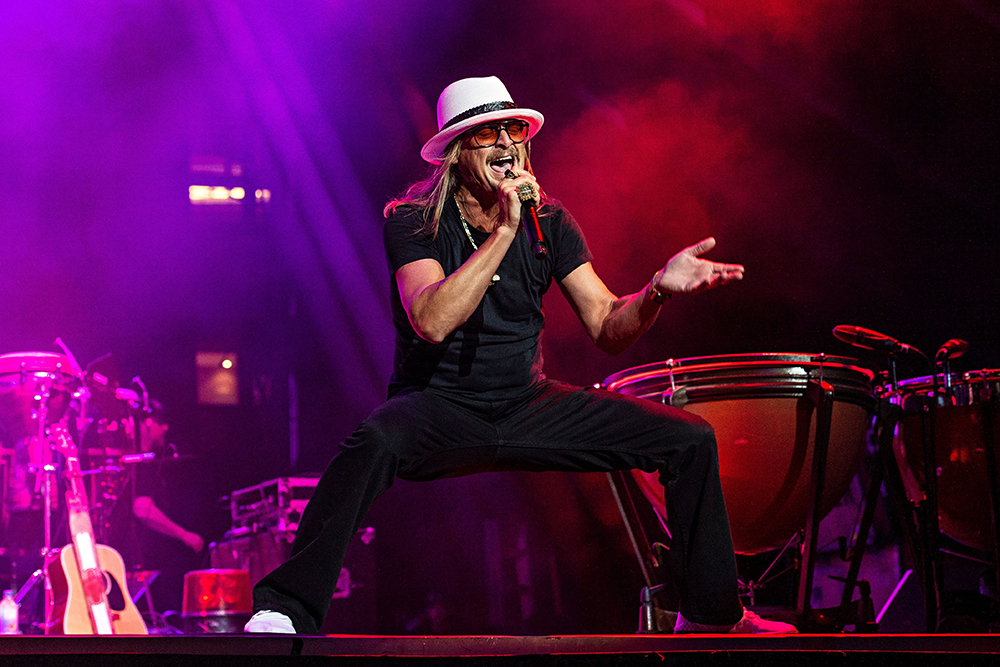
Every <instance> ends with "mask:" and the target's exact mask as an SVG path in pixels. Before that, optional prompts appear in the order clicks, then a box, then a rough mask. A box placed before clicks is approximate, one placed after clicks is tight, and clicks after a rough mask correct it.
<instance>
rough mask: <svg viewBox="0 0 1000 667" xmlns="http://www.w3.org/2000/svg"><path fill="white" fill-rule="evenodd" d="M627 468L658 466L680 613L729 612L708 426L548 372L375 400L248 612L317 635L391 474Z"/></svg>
mask: <svg viewBox="0 0 1000 667" xmlns="http://www.w3.org/2000/svg"><path fill="white" fill-rule="evenodd" d="M632 468H639V469H641V470H645V471H647V472H654V471H659V472H660V480H661V482H662V483H663V485H664V486H665V487H666V489H667V509H668V511H667V514H668V521H669V523H670V529H671V533H672V537H673V539H672V542H671V549H670V554H671V557H670V562H671V569H672V571H673V573H674V576H675V579H676V584H677V588H678V591H679V593H680V598H681V612H682V613H683V614H684V617H685V618H687V619H689V620H692V621H696V622H700V623H709V624H713V625H715V624H717V625H722V624H727V623H735V622H736V621H738V620H739V619H740V616H741V613H742V612H741V609H742V607H741V605H740V601H739V598H738V596H737V587H736V560H735V557H734V554H733V544H732V537H731V536H730V534H729V519H728V517H727V515H726V506H725V501H724V499H723V497H722V487H721V485H720V483H719V461H718V451H717V448H716V444H715V433H714V431H713V430H712V428H711V427H710V426H709V425H708V424H707V423H706V422H705V421H704V420H702V419H701V418H699V417H697V416H695V415H692V414H689V413H686V412H684V411H682V410H678V409H675V408H672V407H669V406H665V405H660V404H658V403H655V402H653V401H648V400H644V399H638V398H634V397H630V396H624V395H621V394H615V393H612V392H608V391H606V390H603V389H594V388H578V387H573V386H570V385H567V384H563V383H559V382H553V381H549V380H543V381H541V382H540V383H538V384H537V385H534V386H533V387H531V388H530V390H529V391H527V392H526V393H525V394H524V395H523V396H521V397H519V398H517V399H514V400H506V401H482V400H476V399H470V398H467V397H462V396H455V395H454V394H451V393H446V392H441V391H436V390H432V389H425V390H413V391H408V392H405V393H401V394H397V395H396V396H394V397H392V398H391V399H389V400H388V401H387V402H386V403H384V404H383V405H381V406H380V407H379V408H378V409H376V410H375V412H373V413H372V415H371V416H370V417H369V418H368V419H367V420H365V421H364V422H362V423H361V425H360V426H359V427H358V429H357V430H356V431H355V432H354V434H353V435H352V436H351V437H350V438H348V439H347V440H346V441H345V442H344V443H343V444H342V445H341V446H340V452H339V453H338V454H337V455H336V456H335V457H334V459H333V461H331V462H330V465H329V466H328V467H327V469H326V472H325V473H324V474H323V476H322V478H321V479H320V480H319V483H318V484H317V486H316V491H315V493H314V495H313V497H312V499H311V500H310V501H309V504H308V506H307V507H306V510H305V512H304V513H303V516H302V521H301V522H300V524H299V529H298V532H297V533H296V535H295V542H294V544H293V546H292V555H291V557H290V558H289V559H288V561H287V562H285V563H284V564H283V565H281V566H280V567H278V568H277V569H276V570H274V571H273V572H271V573H270V574H268V575H267V576H266V577H264V579H262V580H261V581H260V582H259V583H258V584H257V586H256V587H255V588H254V609H255V610H262V609H271V610H274V611H279V612H282V613H284V614H286V615H288V616H289V617H290V618H291V619H292V623H293V624H294V625H295V629H296V630H297V631H298V632H299V633H302V634H315V633H317V632H318V631H319V627H320V626H321V625H322V623H323V619H324V617H325V616H326V613H327V610H328V609H329V607H330V600H331V597H332V595H333V591H334V589H335V587H336V584H337V577H338V575H339V573H340V568H341V564H342V563H343V560H344V554H345V552H346V551H347V547H348V544H349V543H350V541H351V538H352V537H353V536H354V534H355V532H356V531H357V530H358V528H359V527H360V526H361V523H362V521H363V520H364V517H365V514H366V513H367V512H368V509H369V508H370V507H371V504H372V502H374V500H375V498H377V497H378V496H379V494H381V493H382V492H383V491H385V490H386V489H388V488H389V487H390V486H392V483H393V480H394V479H395V478H396V477H400V478H402V479H408V480H432V479H440V478H443V477H455V476H459V475H467V474H471V473H476V472H485V471H498V470H530V471H544V470H562V471H573V472H599V471H611V470H626V469H632Z"/></svg>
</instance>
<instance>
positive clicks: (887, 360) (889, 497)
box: [603, 325, 1000, 632]
mask: <svg viewBox="0 0 1000 667" xmlns="http://www.w3.org/2000/svg"><path fill="white" fill-rule="evenodd" d="M834 335H835V336H836V337H837V338H838V339H840V340H842V341H845V342H847V343H850V344H852V345H855V346H858V347H862V348H866V349H868V350H876V351H878V352H880V353H881V356H882V358H881V363H879V364H878V366H879V368H878V369H872V368H868V367H866V365H865V364H862V363H861V362H859V361H858V360H857V359H854V358H849V357H837V356H828V355H825V354H776V353H761V354H742V355H724V356H715V357H699V358H690V359H669V360H667V361H666V362H658V363H652V364H645V365H642V366H637V367H634V368H630V369H626V370H624V371H620V372H618V373H615V374H613V375H611V376H609V377H608V378H607V379H606V380H605V381H604V383H603V385H604V386H605V387H606V388H607V389H609V390H611V391H615V392H619V393H623V394H627V395H630V396H636V397H640V398H645V399H649V400H654V401H660V402H662V403H664V404H667V405H672V406H675V407H680V408H683V409H685V410H688V411H690V412H693V413H695V414H697V415H699V416H701V417H703V418H704V419H706V420H707V421H708V422H709V423H710V424H712V426H713V427H714V429H715V433H716V439H717V442H718V448H719V467H720V476H721V481H722V487H723V492H724V494H725V497H726V506H727V509H728V512H729V519H730V525H731V530H732V535H733V542H734V545H735V548H736V551H737V553H739V554H744V555H755V554H765V553H767V554H773V553H774V552H775V551H778V557H781V555H782V554H785V553H786V552H791V553H793V554H794V556H795V567H796V568H797V570H798V589H797V593H796V600H795V603H794V608H793V609H790V610H787V611H788V613H785V614H778V615H784V616H785V617H786V619H787V620H791V621H793V622H795V623H797V624H798V625H799V627H800V629H804V630H807V631H819V632H823V631H831V630H833V631H841V630H843V629H844V628H845V627H849V626H853V627H854V631H855V632H875V631H877V627H878V625H877V622H876V620H875V615H874V611H873V605H872V601H871V598H870V585H869V583H868V582H866V581H864V580H859V578H858V575H859V572H860V566H861V560H862V558H863V556H864V553H865V547H866V543H867V541H868V536H869V533H870V531H871V528H872V524H873V521H874V516H875V509H876V506H877V505H878V504H879V503H883V504H887V505H889V507H888V508H887V509H889V510H890V511H892V512H893V514H894V515H896V514H898V517H897V519H898V523H899V524H900V525H901V526H902V532H903V535H902V536H901V537H902V538H903V541H904V542H905V543H906V544H905V546H906V547H907V549H908V553H909V556H910V558H911V559H912V561H913V562H914V564H915V567H914V569H915V570H916V572H917V574H918V580H919V581H920V583H921V587H922V591H923V597H924V601H925V609H924V612H925V614H926V623H927V629H928V631H934V630H935V629H937V630H939V631H941V630H942V628H943V627H944V624H943V616H944V613H945V612H944V611H943V607H944V600H945V598H946V593H947V592H946V591H945V585H944V582H945V579H944V575H943V571H942V570H943V565H942V564H943V562H944V561H943V552H944V549H943V548H942V546H941V544H942V541H945V540H950V541H953V542H954V543H957V544H959V545H964V546H965V547H968V548H969V549H970V552H969V553H970V554H971V553H974V554H975V555H974V556H970V557H973V558H976V559H978V562H979V563H981V564H982V565H983V566H984V569H985V568H989V569H988V572H989V574H988V577H989V578H990V581H989V582H987V583H988V586H987V588H992V591H993V592H992V595H996V591H1000V574H998V568H997V563H998V562H1000V546H998V540H997V536H998V535H1000V476H998V474H997V463H996V461H997V449H996V443H997V439H998V437H1000V428H998V425H997V424H998V419H997V412H998V405H1000V370H998V369H985V370H977V371H972V372H967V373H953V372H952V371H951V368H950V365H951V361H952V360H954V359H956V358H957V357H959V356H961V354H962V353H964V352H965V349H966V348H967V344H966V343H965V342H964V341H960V340H951V341H948V342H947V343H945V345H944V346H942V348H941V349H940V350H939V351H938V353H937V354H936V355H935V358H934V360H933V361H932V360H931V359H930V358H928V357H927V356H926V355H923V353H921V352H920V351H919V350H917V349H916V348H914V347H912V346H909V345H905V344H902V343H899V342H898V341H896V340H895V339H892V338H890V337H888V336H885V335H883V334H879V333H877V332H874V331H871V330H868V329H863V328H861V327H855V326H847V325H842V326H838V327H836V328H835V329H834ZM904 354H906V355H910V354H912V355H916V356H918V357H922V358H923V359H924V360H925V361H926V364H927V366H928V368H931V369H932V370H933V372H932V374H930V375H926V376H923V377H916V378H911V379H905V380H899V379H898V378H897V360H898V358H899V356H900V355H904ZM876 370H877V371H878V372H876ZM866 454H868V456H866ZM856 477H857V479H859V480H861V481H862V483H863V484H864V485H865V489H864V499H863V500H862V501H861V505H860V507H859V512H858V516H859V519H858V522H857V524H856V525H855V527H854V531H853V535H852V536H849V537H848V538H842V541H844V543H845V544H846V541H847V539H849V538H850V537H853V544H852V545H851V546H850V548H849V549H846V548H842V551H843V553H844V558H845V560H847V561H848V562H849V563H850V565H849V567H848V571H847V576H846V577H844V578H843V581H844V582H845V583H844V591H843V597H842V599H841V604H840V605H839V606H837V607H831V608H825V609H814V608H812V607H811V601H810V592H811V591H812V589H813V577H814V575H815V560H816V554H817V546H818V545H817V540H818V534H819V523H820V521H821V520H822V519H823V518H824V517H825V516H827V514H828V513H830V511H831V510H832V508H833V507H834V506H835V505H836V504H837V503H838V501H839V500H840V499H841V498H842V497H843V496H844V494H845V492H846V491H847V490H848V487H849V486H850V485H851V484H852V482H853V480H854V479H855V478H856ZM611 482H612V489H613V491H614V493H615V497H616V500H617V501H618V504H619V509H620V510H621V512H622V515H623V517H624V518H625V523H626V528H627V530H628V533H629V537H630V538H631V540H632V546H633V548H634V549H635V550H636V555H637V556H638V558H639V561H640V569H641V570H642V573H643V576H644V578H645V579H646V584H647V585H646V587H644V588H643V591H642V596H641V606H640V632H661V631H664V629H665V628H664V627H662V626H665V625H668V623H669V621H668V620H667V619H666V618H665V617H664V614H663V608H667V607H668V606H669V603H668V604H666V605H659V604H657V601H656V594H657V593H658V592H659V591H660V590H665V591H666V592H669V590H670V588H669V583H662V580H663V579H664V578H665V577H663V576H658V575H657V574H656V572H657V567H659V566H660V565H661V564H662V560H663V554H662V551H661V549H662V548H669V547H664V546H663V544H660V543H656V542H654V541H653V539H652V537H651V536H652V535H666V536H667V539H666V540H665V541H666V542H669V522H668V521H667V517H666V505H665V503H664V489H663V487H662V486H661V485H660V483H659V482H658V481H657V476H656V475H655V474H650V473H645V472H642V471H633V472H632V474H631V476H629V475H624V474H622V475H618V476H611ZM883 484H884V489H885V491H884V494H883V491H882V489H883ZM637 498H638V499H639V500H642V501H644V502H636V500H637ZM642 508H647V509H642ZM648 508H651V509H652V510H653V511H652V514H650V513H649V511H648ZM650 516H652V517H653V518H652V520H650ZM950 543H951V542H949V544H950ZM795 546H797V547H798V549H794V548H793V547H795ZM778 557H776V559H775V561H774V562H772V564H771V567H773V566H774V565H775V563H777V558H778ZM768 569H769V570H770V567H769V568H768ZM750 584H751V588H750V590H747V588H746V585H745V584H744V583H743V582H741V587H743V589H744V590H743V591H741V592H742V593H746V594H749V595H751V596H752V594H753V590H752V584H753V582H750ZM981 588H982V586H981ZM855 590H857V591H859V593H860V599H858V600H855V599H853V598H854V593H855ZM897 590H898V587H897ZM990 604H992V605H993V606H992V610H994V611H995V608H996V606H995V605H996V601H995V600H994V601H992V602H991V603H990ZM987 606H989V605H987ZM994 611H991V612H990V615H991V616H994V615H995V613H994ZM654 612H655V613H654ZM983 622H984V624H985V625H986V626H987V627H989V626H990V625H991V624H992V627H993V628H996V627H998V626H1000V623H998V619H997V618H992V617H991V618H988V619H983ZM666 631H669V628H666Z"/></svg>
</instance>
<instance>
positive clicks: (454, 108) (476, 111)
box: [420, 76, 545, 164]
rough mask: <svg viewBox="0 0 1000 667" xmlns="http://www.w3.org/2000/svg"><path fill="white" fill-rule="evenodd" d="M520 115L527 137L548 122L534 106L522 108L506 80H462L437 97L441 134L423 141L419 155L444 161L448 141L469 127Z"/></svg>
mask: <svg viewBox="0 0 1000 667" xmlns="http://www.w3.org/2000/svg"><path fill="white" fill-rule="evenodd" d="M504 118H519V119H521V120H523V121H525V122H526V123H527V124H528V138H531V137H534V136H535V134H536V133H537V132H538V130H539V129H540V128H541V127H542V123H544V122H545V118H544V117H543V116H542V114H540V113H538V112H537V111H535V110H534V109H520V108H518V106H517V105H516V104H514V100H512V99H511V97H510V93H508V92H507V88H506V86H504V85H503V82H502V81H500V79H498V78H496V77H495V76H486V77H478V78H472V79H461V80H459V81H456V82H455V83H453V84H451V85H450V86H448V87H447V88H445V89H444V90H443V91H441V96H440V97H439V98H438V104H437V121H438V133H437V134H435V135H434V136H433V137H431V139H430V141H428V142H427V143H426V144H424V147H423V148H422V149H421V151H420V157H422V158H423V159H425V160H427V161H428V162H430V163H431V164H441V160H443V159H444V151H445V149H446V148H448V144H450V143H451V142H452V141H454V140H455V138H456V137H458V136H459V135H460V134H462V133H463V132H465V131H466V130H468V129H470V128H473V127H475V126H476V125H480V124H482V123H488V122H489V121H491V120H501V119H504Z"/></svg>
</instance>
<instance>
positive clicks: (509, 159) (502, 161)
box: [490, 155, 514, 174]
mask: <svg viewBox="0 0 1000 667" xmlns="http://www.w3.org/2000/svg"><path fill="white" fill-rule="evenodd" d="M513 168H514V157H513V156H511V155H505V156H504V157H502V158H499V159H497V160H492V161H490V169H492V170H493V171H495V172H497V173H498V174H503V173H504V172H506V171H507V170H508V169H513Z"/></svg>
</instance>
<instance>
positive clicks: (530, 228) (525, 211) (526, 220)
mask: <svg viewBox="0 0 1000 667" xmlns="http://www.w3.org/2000/svg"><path fill="white" fill-rule="evenodd" d="M504 176H506V177H507V178H509V179H511V180H513V179H515V178H517V174H515V173H514V172H513V171H512V170H510V169H508V170H507V171H505V172H504ZM536 197H537V195H536V194H535V189H534V188H533V187H531V186H530V185H519V186H518V188H517V198H518V199H520V200H521V222H522V223H523V224H524V231H525V232H526V233H527V234H528V241H529V242H530V243H531V252H532V254H533V255H534V256H535V259H545V255H546V254H548V251H547V249H546V247H545V239H544V238H543V237H542V226H541V224H540V223H539V222H538V200H537V199H536Z"/></svg>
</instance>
